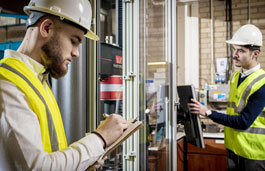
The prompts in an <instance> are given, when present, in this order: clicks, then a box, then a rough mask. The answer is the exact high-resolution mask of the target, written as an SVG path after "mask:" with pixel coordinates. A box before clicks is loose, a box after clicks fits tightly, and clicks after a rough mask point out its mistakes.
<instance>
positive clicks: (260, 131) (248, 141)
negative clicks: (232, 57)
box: [225, 69, 265, 160]
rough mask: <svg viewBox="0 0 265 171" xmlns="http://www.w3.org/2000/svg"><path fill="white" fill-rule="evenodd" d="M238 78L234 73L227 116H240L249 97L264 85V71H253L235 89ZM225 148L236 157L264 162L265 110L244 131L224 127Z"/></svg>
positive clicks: (237, 73)
mask: <svg viewBox="0 0 265 171" xmlns="http://www.w3.org/2000/svg"><path fill="white" fill-rule="evenodd" d="M239 77H240V72H236V73H235V74H234V75H233V76H232V77H231V83H230V91H229V100H228V107H227V114H229V115H234V116H240V113H241V112H242V111H243V109H244V108H245V106H246V105H247V103H248V100H249V97H250V96H251V95H252V94H253V93H255V92H256V91H257V90H259V89H260V88H261V87H262V86H263V85H264V84H265V71H264V70H263V69H259V70H257V71H255V72H254V73H252V74H251V75H249V76H248V77H247V78H246V79H245V80H244V81H243V82H242V83H241V84H240V85H239V86H238V87H237V84H238V80H239ZM225 146H226V148H228V149H229V150H231V151H233V152H234V153H235V154H237V155H238V156H241V157H244V158H247V159H252V160H265V108H263V110H262V112H261V113H260V114H259V116H258V117H257V118H256V120H255V121H254V122H253V124H252V125H251V126H250V127H249V128H248V129H246V130H239V129H233V128H230V127H225Z"/></svg>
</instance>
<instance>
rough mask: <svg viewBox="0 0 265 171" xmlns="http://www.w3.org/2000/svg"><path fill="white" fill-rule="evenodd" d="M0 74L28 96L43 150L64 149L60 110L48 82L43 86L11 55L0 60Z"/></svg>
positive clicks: (24, 65)
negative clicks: (38, 127)
mask: <svg viewBox="0 0 265 171" xmlns="http://www.w3.org/2000/svg"><path fill="white" fill-rule="evenodd" d="M0 75H1V76H2V77H4V78H5V79H6V80H7V81H10V82H12V83H13V84H15V85H16V86H17V87H18V88H19V89H20V90H21V91H22V92H23V93H24V94H25V95H26V96H27V97H28V99H29V101H28V105H29V107H30V108H31V110H32V111H33V112H34V113H35V114H36V115H37V117H38V120H39V124H40V131H41V138H42V144H43V149H44V151H46V152H48V153H51V152H55V151H58V150H64V149H66V148H67V141H66V137H65V132H64V127H63V122H62V118H61V114H60V110H59V108H58V105H57V102H56V100H55V98H54V96H53V93H52V91H51V89H50V88H49V86H48V84H47V83H46V82H45V87H46V88H45V87H44V85H43V84H42V83H41V81H40V80H39V79H38V77H36V75H35V74H34V73H33V72H32V71H31V70H30V68H29V67H28V66H27V65H26V64H24V63H23V62H21V61H19V60H17V59H15V58H12V57H9V58H4V59H2V60H1V61H0ZM47 91H48V92H47ZM21 115H23V113H21Z"/></svg>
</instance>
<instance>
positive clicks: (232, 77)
mask: <svg viewBox="0 0 265 171" xmlns="http://www.w3.org/2000/svg"><path fill="white" fill-rule="evenodd" d="M236 73H237V72H234V73H233V75H232V76H231V79H230V81H231V82H232V80H233V79H234V76H235V75H236Z"/></svg>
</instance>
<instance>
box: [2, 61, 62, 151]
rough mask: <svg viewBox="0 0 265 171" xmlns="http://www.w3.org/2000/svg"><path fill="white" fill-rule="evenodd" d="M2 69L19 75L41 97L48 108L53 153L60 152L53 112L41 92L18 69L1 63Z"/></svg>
mask: <svg viewBox="0 0 265 171" xmlns="http://www.w3.org/2000/svg"><path fill="white" fill-rule="evenodd" d="M0 67H3V68H5V69H8V70H9V71H11V72H13V73H15V74H17V75H18V76H20V77H21V78H22V79H24V80H25V81H26V82H27V83H28V85H29V86H30V87H31V88H32V89H33V90H34V91H35V93H36V94H37V95H38V96H39V98H40V99H41V101H42V102H43V104H44V105H45V108H46V114H47V122H48V127H49V134H50V143H51V147H52V151H53V152H54V151H57V150H59V143H58V139H57V133H56V131H55V127H54V123H53V120H52V115H51V112H50V110H49V108H48V105H47V104H46V102H45V100H44V98H43V97H42V95H41V94H40V92H39V91H38V90H37V89H36V88H35V87H34V86H33V84H32V83H31V82H30V81H29V80H28V79H27V78H26V77H25V76H24V75H23V74H21V73H20V72H19V71H17V70H16V69H14V68H12V67H11V66H9V65H7V64H5V63H0Z"/></svg>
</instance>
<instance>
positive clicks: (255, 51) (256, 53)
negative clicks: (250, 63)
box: [252, 50, 260, 60]
mask: <svg viewBox="0 0 265 171" xmlns="http://www.w3.org/2000/svg"><path fill="white" fill-rule="evenodd" d="M252 53H253V57H254V58H256V60H257V59H258V56H259V53H260V51H259V50H254V51H253V52H252Z"/></svg>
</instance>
